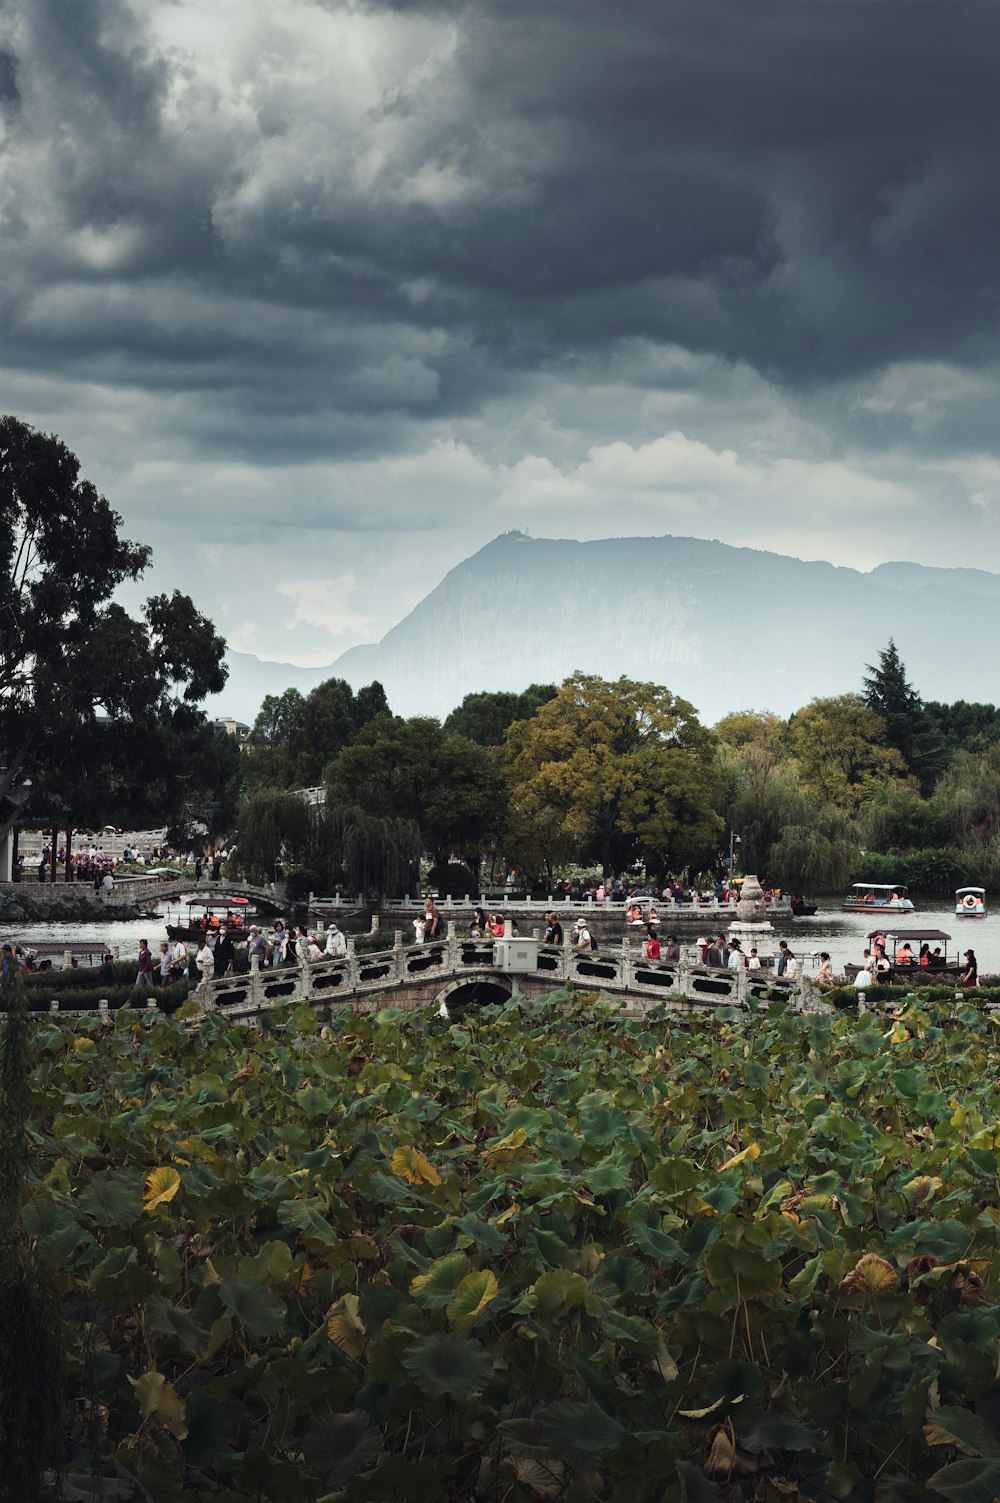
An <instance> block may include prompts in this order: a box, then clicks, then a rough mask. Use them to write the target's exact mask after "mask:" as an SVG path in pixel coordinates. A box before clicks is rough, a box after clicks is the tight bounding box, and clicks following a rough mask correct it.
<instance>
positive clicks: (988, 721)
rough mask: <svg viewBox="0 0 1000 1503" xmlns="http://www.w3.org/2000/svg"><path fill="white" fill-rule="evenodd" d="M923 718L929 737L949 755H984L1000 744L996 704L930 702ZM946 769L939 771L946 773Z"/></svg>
mask: <svg viewBox="0 0 1000 1503" xmlns="http://www.w3.org/2000/svg"><path fill="white" fill-rule="evenodd" d="M924 715H925V717H926V724H927V728H928V734H929V735H931V736H933V737H935V738H936V739H937V741H938V742H939V744H940V745H941V747H942V748H943V751H944V753H945V754H946V755H951V754H952V753H954V752H956V751H971V752H982V751H986V750H987V749H988V748H989V747H991V746H995V745H996V744H997V742H998V741H1000V709H998V708H997V707H996V705H988V704H974V703H973V704H970V703H969V702H968V701H967V700H964V699H959V700H956V701H955V703H954V704H942V703H941V702H940V701H939V700H927V701H926V702H925V704H924ZM943 771H944V768H943V766H942V767H941V768H940V769H939V772H943Z"/></svg>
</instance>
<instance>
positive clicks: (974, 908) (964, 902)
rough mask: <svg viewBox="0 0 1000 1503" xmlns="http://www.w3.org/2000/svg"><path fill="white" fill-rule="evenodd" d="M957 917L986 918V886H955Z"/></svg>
mask: <svg viewBox="0 0 1000 1503" xmlns="http://www.w3.org/2000/svg"><path fill="white" fill-rule="evenodd" d="M955 917H956V918H985V917H986V888H985V887H956V888H955Z"/></svg>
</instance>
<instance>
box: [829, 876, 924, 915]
mask: <svg viewBox="0 0 1000 1503" xmlns="http://www.w3.org/2000/svg"><path fill="white" fill-rule="evenodd" d="M883 908H885V909H888V911H889V912H890V913H912V912H913V904H912V903H911V902H910V900H909V898H908V897H907V896H906V888H905V886H904V885H903V883H902V882H855V883H854V884H853V885H852V887H851V890H850V892H849V893H848V894H847V896H846V898H845V899H844V901H843V903H842V904H841V910H840V911H841V913H870V912H871V911H872V909H875V911H876V912H878V911H880V910H881V909H883Z"/></svg>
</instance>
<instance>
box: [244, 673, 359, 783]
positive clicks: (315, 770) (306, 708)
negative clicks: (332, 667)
mask: <svg viewBox="0 0 1000 1503" xmlns="http://www.w3.org/2000/svg"><path fill="white" fill-rule="evenodd" d="M388 709H389V706H388V703H387V701H386V697H385V690H384V689H383V688H382V685H381V684H380V683H378V681H377V680H376V681H374V682H373V683H370V684H367V685H366V686H365V687H364V688H362V689H359V690H358V692H357V694H356V695H355V693H354V690H353V689H352V688H351V686H350V684H349V683H347V681H346V680H345V679H342V678H328V679H325V680H324V681H323V683H321V684H317V686H316V688H315V689H313V690H312V691H311V693H309V694H307V695H303V694H301V693H300V692H299V690H298V689H294V688H292V689H286V690H285V692H284V693H283V694H267V695H265V697H264V699H263V701H262V703H261V707H260V710H259V711H258V714H257V718H256V720H255V721H254V723H253V728H252V730H251V732H250V736H249V739H248V745H247V748H246V750H245V752H244V771H245V776H246V781H247V784H248V786H250V787H282V788H315V787H318V786H319V785H320V784H321V783H322V781H323V779H324V777H325V769H326V768H327V767H328V766H329V765H330V763H331V762H333V761H334V760H335V759H336V757H337V756H338V754H339V753H340V752H341V751H342V750H343V748H344V747H345V746H347V745H349V744H350V742H351V741H353V739H354V737H355V736H356V735H357V733H358V731H359V730H361V729H362V727H363V726H365V725H367V724H368V723H369V722H370V721H372V720H374V719H375V717H376V716H378V715H384V714H387V713H388Z"/></svg>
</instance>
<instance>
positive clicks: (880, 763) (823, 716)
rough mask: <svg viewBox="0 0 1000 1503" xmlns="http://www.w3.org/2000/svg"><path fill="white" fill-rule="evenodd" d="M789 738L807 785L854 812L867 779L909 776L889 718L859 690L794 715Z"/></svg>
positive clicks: (820, 701) (814, 702) (816, 701)
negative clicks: (894, 743) (889, 729)
mask: <svg viewBox="0 0 1000 1503" xmlns="http://www.w3.org/2000/svg"><path fill="white" fill-rule="evenodd" d="M788 739H789V744H790V746H791V750H792V752H793V754H794V755H795V757H796V758H797V759H798V762H799V767H800V770H801V774H802V780H803V783H804V785H805V786H806V788H807V789H808V790H809V791H810V792H811V793H812V794H814V795H815V797H816V798H818V799H821V800H828V801H829V802H830V803H831V804H834V805H835V806H836V807H837V808H838V809H843V810H847V811H848V812H851V813H853V812H854V811H855V810H856V809H857V808H858V805H859V804H860V802H861V799H862V796H863V794H864V792H865V786H866V783H867V782H868V780H869V779H884V778H892V777H905V775H906V771H907V767H906V762H905V761H904V759H903V757H902V755H901V753H900V752H899V751H897V749H896V748H895V747H893V746H890V745H889V741H888V733H887V730H886V725H885V721H884V720H883V719H882V717H881V716H880V715H878V714H876V712H875V711H874V710H872V709H871V708H870V707H869V706H868V705H867V704H865V702H864V700H863V699H862V698H861V696H860V695H858V694H839V695H837V696H835V697H833V698H828V699H814V700H812V702H811V703H810V704H808V705H806V707H805V708H804V709H802V710H799V711H797V713H796V714H795V715H793V716H792V719H791V721H790V722H789V729H788Z"/></svg>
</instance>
